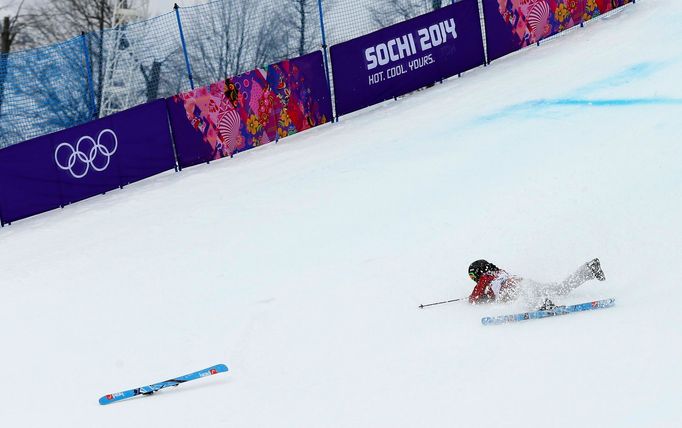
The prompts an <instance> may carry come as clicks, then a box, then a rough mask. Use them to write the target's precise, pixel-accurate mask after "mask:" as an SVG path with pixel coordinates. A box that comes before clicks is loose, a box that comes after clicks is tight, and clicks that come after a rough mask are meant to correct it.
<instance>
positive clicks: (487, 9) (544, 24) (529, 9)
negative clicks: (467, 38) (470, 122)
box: [483, 0, 632, 61]
mask: <svg viewBox="0 0 682 428" xmlns="http://www.w3.org/2000/svg"><path fill="white" fill-rule="evenodd" d="M631 2H632V1H631V0H483V15H484V16H485V30H486V31H485V32H486V40H487V44H488V59H489V60H490V61H492V60H494V59H497V58H500V57H503V56H505V55H507V54H509V53H511V52H514V51H517V50H519V49H521V48H524V47H526V46H528V45H532V44H533V43H537V42H539V41H540V40H542V39H545V38H547V37H550V36H553V35H555V34H557V33H560V32H562V31H564V30H566V29H568V28H571V27H573V26H575V25H580V24H581V23H583V22H585V21H588V20H590V19H592V18H595V17H597V16H599V15H601V14H603V13H606V12H610V11H611V10H613V9H616V8H618V7H621V6H624V5H626V4H628V3H631Z"/></svg>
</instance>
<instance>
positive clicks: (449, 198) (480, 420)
mask: <svg viewBox="0 0 682 428" xmlns="http://www.w3.org/2000/svg"><path fill="white" fill-rule="evenodd" d="M680 3H682V2H678V1H673V0H656V1H654V0H641V1H638V2H637V3H636V4H635V5H633V6H631V7H627V8H625V10H623V11H622V12H621V13H618V14H615V15H613V16H610V17H608V18H607V19H603V20H598V21H594V22H590V23H588V25H586V26H585V28H584V29H580V30H575V31H571V32H570V33H569V34H566V35H565V36H562V37H558V38H555V39H553V40H550V41H547V42H544V43H542V44H541V46H540V47H531V48H529V49H527V50H525V51H523V52H520V53H518V54H515V55H511V56H509V57H505V58H502V59H500V60H498V61H495V62H493V64H491V65H490V66H488V67H485V68H483V67H481V68H479V69H476V70H474V71H472V72H469V73H465V74H464V75H463V76H462V78H459V79H457V78H453V79H449V80H447V81H446V82H444V83H443V84H442V85H436V86H435V87H433V88H430V89H428V90H424V91H419V92H417V93H414V94H411V95H409V96H407V97H404V98H401V99H399V100H398V101H395V102H387V103H384V104H381V105H379V106H374V107H371V108H369V109H366V110H364V111H361V112H359V113H355V114H352V115H349V116H346V117H342V118H341V121H340V122H339V123H338V124H334V125H326V126H323V127H321V128H319V129H315V130H312V131H309V132H306V133H302V134H299V135H296V136H293V137H290V138H287V139H285V140H283V141H281V142H280V143H278V144H270V145H267V146H264V147H259V148H257V149H254V150H251V151H249V152H245V153H240V154H239V155H237V156H235V158H234V159H231V160H230V159H225V160H221V161H217V162H213V163H211V165H202V166H197V167H194V168H189V169H187V170H184V171H183V172H182V173H177V174H176V173H166V174H162V175H160V176H158V177H155V178H152V179H150V180H146V181H143V182H140V183H136V184H134V185H131V186H128V187H126V188H125V189H123V190H121V191H114V192H110V193H108V194H107V195H105V196H101V197H95V198H92V199H90V200H88V201H84V202H81V203H78V204H74V205H71V206H68V207H66V208H65V209H63V210H56V211H52V212H50V213H46V214H44V215H40V216H37V217H33V218H30V219H26V220H23V221H17V222H15V223H14V224H12V225H11V226H10V227H5V228H3V229H2V230H0V260H2V262H3V263H2V276H1V277H0V278H2V287H1V288H0V301H1V302H2V311H0V325H1V326H2V327H0V328H1V331H2V341H3V352H2V353H0V363H1V364H2V366H3V367H4V368H5V374H4V376H3V388H2V389H1V390H0V402H2V412H0V420H1V421H2V423H3V426H11V427H46V426H68V427H120V426H141V425H151V426H163V427H198V426H201V427H223V426H236V427H452V426H464V427H497V426H509V427H517V426H518V427H520V426H533V425H537V424H543V425H545V424H550V425H551V426H555V427H574V426H576V425H579V426H586V427H606V426H614V427H642V426H646V427H673V426H682V417H680V415H679V412H678V411H677V403H678V401H679V391H680V384H681V383H682V368H680V361H681V360H682V345H681V344H680V327H679V326H680V322H681V321H682V315H681V312H680V311H679V308H678V302H679V301H680V299H681V298H682V291H680V290H681V289H680V287H677V286H676V280H677V278H680V277H682V267H681V266H682V264H681V263H680V261H679V255H680V248H682V227H681V226H680V218H682V190H681V189H682V185H681V184H682V174H681V173H682V166H681V165H680V159H682V145H681V144H680V142H681V136H682V131H681V130H680V123H681V122H680V117H681V115H682V103H681V102H680V100H682V84H681V83H680V76H682V64H681V61H680V59H681V58H682V45H680V43H678V40H679V34H678V33H679V28H680V26H679V23H680V22H682V4H680ZM596 256H598V257H600V259H601V261H602V266H603V267H604V270H605V273H606V276H607V281H606V282H603V283H596V282H591V283H588V284H586V285H584V286H583V287H581V288H579V289H578V290H576V291H575V292H574V293H573V294H572V295H570V296H568V297H566V298H565V299H564V301H561V302H557V303H561V304H574V303H579V302H586V301H590V300H596V299H602V298H607V297H615V298H616V306H615V307H613V308H610V309H605V310H601V311H588V312H585V313H580V314H573V315H568V316H563V317H555V318H550V319H545V320H535V321H527V322H523V323H518V324H514V325H502V326H494V327H483V326H481V323H480V319H481V317H483V316H495V315H501V314H507V313H514V312H516V311H517V310H518V309H522V308H520V307H519V306H518V305H514V304H512V305H506V306H505V305H490V306H485V307H480V306H477V307H472V306H470V305H468V304H466V303H452V304H448V305H442V306H437V307H432V308H428V309H423V310H418V309H417V308H416V307H417V306H418V305H419V304H420V303H429V302H434V301H441V300H447V299H451V298H457V297H463V296H466V295H468V293H469V292H470V291H471V289H472V286H473V283H471V281H470V280H469V279H468V278H467V276H466V268H467V266H468V264H469V263H470V262H471V261H472V260H475V259H478V258H488V259H490V260H491V261H494V262H495V263H496V264H498V265H500V266H501V267H503V268H505V269H507V270H508V271H510V272H513V273H518V274H523V275H525V276H528V277H531V278H534V279H537V280H540V281H549V280H558V279H561V277H562V276H563V275H566V274H568V273H570V272H572V271H573V269H575V268H576V267H577V266H578V265H579V264H580V263H583V262H585V261H587V260H589V259H591V258H593V257H596ZM218 363H225V364H227V366H228V367H229V369H230V370H229V372H228V373H224V374H219V375H216V376H211V377H210V378H208V379H200V380H196V381H193V382H190V383H187V384H183V385H180V386H178V387H177V388H172V389H168V390H163V391H162V392H160V393H158V394H155V395H153V396H150V397H139V398H135V399H132V400H128V401H125V402H120V403H116V404H112V405H109V406H100V405H99V404H98V403H97V399H98V398H99V397H100V396H102V395H103V394H106V393H111V392H115V391H120V390H124V389H128V388H134V387H139V386H142V385H147V384H150V383H154V382H159V381H162V380H164V379H169V378H171V377H172V376H177V375H181V374H183V373H189V372H192V371H194V370H198V369H201V368H204V367H208V366H210V365H213V364H218Z"/></svg>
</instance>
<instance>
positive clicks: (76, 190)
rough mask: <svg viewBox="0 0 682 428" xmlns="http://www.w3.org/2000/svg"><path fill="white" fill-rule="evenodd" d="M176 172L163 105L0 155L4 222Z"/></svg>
mask: <svg viewBox="0 0 682 428" xmlns="http://www.w3.org/2000/svg"><path fill="white" fill-rule="evenodd" d="M174 168H175V155H174V153H173V146H172V142H171V135H170V130H169V128H168V114H167V110H166V104H165V101H164V100H159V101H155V102H152V103H149V104H145V105H141V106H138V107H135V108H132V109H130V110H126V111H124V112H121V113H117V114H114V115H111V116H108V117H105V118H103V119H99V120H95V121H93V122H89V123H86V124H84V125H81V126H77V127H74V128H70V129H66V130H64V131H59V132H56V133H54V134H49V135H45V136H42V137H38V138H35V139H33V140H29V141H26V142H23V143H20V144H16V145H13V146H10V147H7V148H5V149H2V150H0V218H1V219H2V221H3V223H9V222H12V221H15V220H19V219H22V218H25V217H29V216H31V215H34V214H38V213H41V212H44V211H48V210H51V209H54V208H58V207H60V206H64V205H67V204H70V203H72V202H76V201H80V200H83V199H86V198H89V197H91V196H94V195H97V194H99V193H104V192H107V191H109V190H112V189H115V188H117V187H122V186H124V185H126V184H129V183H132V182H135V181H139V180H142V179H144V178H147V177H151V176H152V175H156V174H158V173H161V172H163V171H167V170H170V169H174Z"/></svg>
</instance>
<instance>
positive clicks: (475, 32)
mask: <svg viewBox="0 0 682 428" xmlns="http://www.w3.org/2000/svg"><path fill="white" fill-rule="evenodd" d="M330 51H331V58H332V69H333V71H334V94H335V96H336V114H337V115H339V116H340V115H343V114H347V113H350V112H353V111H356V110H360V109H362V108H365V107H367V106H370V105H373V104H376V103H380V102H382V101H385V100H388V99H391V98H393V97H397V96H400V95H404V94H407V93H409V92H412V91H414V90H417V89H419V88H422V87H424V86H427V85H429V84H432V83H434V82H437V81H439V80H442V79H445V78H447V77H451V76H454V75H456V74H459V73H462V72H464V71H466V70H470V69H472V68H475V67H478V66H479V65H483V63H484V62H485V56H484V53H483V39H482V35H481V24H480V16H479V13H478V3H477V1H476V0H463V1H461V2H459V3H455V4H453V5H450V6H446V7H443V8H441V9H438V10H435V11H433V12H430V13H427V14H424V15H421V16H418V17H417V18H414V19H410V20H409V21H405V22H401V23H399V24H396V25H392V26H390V27H386V28H384V29H381V30H379V31H375V32H374V33H370V34H367V35H365V36H362V37H358V38H357V39H353V40H350V41H348V42H344V43H340V44H338V45H334V46H332V47H331V49H330Z"/></svg>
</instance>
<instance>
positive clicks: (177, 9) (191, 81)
mask: <svg viewBox="0 0 682 428" xmlns="http://www.w3.org/2000/svg"><path fill="white" fill-rule="evenodd" d="M173 9H175V17H176V18H177V19H178V30H179V31H180V41H181V42H182V52H183V53H184V54H185V64H187V75H188V76H189V86H190V87H191V88H192V89H194V78H193V77H192V66H191V65H190V63H189V55H187V43H185V33H184V32H183V31H182V21H181V20H180V7H179V6H178V4H177V3H175V5H174V6H173Z"/></svg>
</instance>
